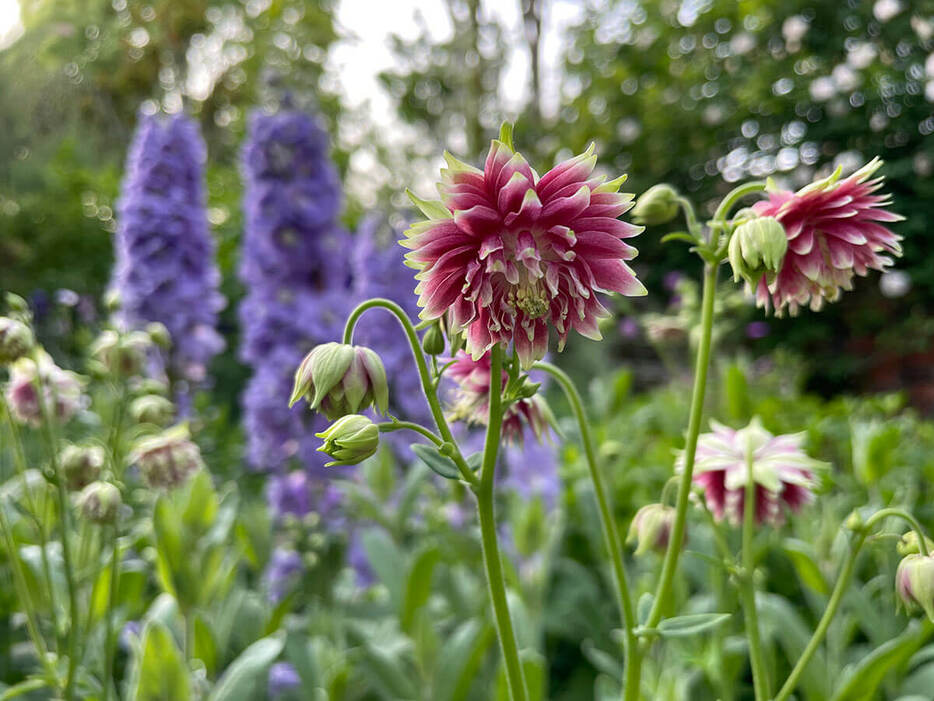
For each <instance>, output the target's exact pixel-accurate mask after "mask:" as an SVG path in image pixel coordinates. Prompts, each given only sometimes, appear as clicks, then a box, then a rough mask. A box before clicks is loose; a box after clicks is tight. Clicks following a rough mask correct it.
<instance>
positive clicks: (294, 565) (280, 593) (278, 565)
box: [266, 548, 305, 604]
mask: <svg viewBox="0 0 934 701" xmlns="http://www.w3.org/2000/svg"><path fill="white" fill-rule="evenodd" d="M304 569H305V565H304V563H303V562H302V556H301V555H299V554H298V553H297V552H295V551H294V550H286V549H284V548H276V549H275V550H274V551H273V553H272V557H271V558H270V559H269V565H268V566H267V567H266V587H267V591H268V595H269V600H270V601H271V602H272V603H274V604H276V603H279V602H280V601H282V600H283V599H284V598H285V597H286V595H287V594H288V593H289V592H290V591H291V590H292V587H294V586H295V583H296V581H297V579H298V577H299V575H300V574H301V572H302V571H303V570H304Z"/></svg>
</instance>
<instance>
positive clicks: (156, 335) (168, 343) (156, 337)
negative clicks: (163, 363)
mask: <svg viewBox="0 0 934 701" xmlns="http://www.w3.org/2000/svg"><path fill="white" fill-rule="evenodd" d="M146 334H147V335H148V336H149V340H151V341H152V342H153V343H155V344H156V345H157V346H159V348H161V349H162V350H168V349H169V348H171V347H172V334H170V333H169V330H168V329H167V328H166V327H165V324H161V323H159V322H158V321H153V322H150V323H148V324H146Z"/></svg>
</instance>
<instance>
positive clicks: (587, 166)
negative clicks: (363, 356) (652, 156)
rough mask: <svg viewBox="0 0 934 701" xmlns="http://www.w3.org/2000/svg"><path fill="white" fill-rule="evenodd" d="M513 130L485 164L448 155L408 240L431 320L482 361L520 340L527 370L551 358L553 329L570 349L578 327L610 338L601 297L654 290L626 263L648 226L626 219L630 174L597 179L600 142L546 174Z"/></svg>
mask: <svg viewBox="0 0 934 701" xmlns="http://www.w3.org/2000/svg"><path fill="white" fill-rule="evenodd" d="M504 131H505V132H506V133H505V134H504V136H503V137H501V138H503V139H504V140H499V141H493V143H492V145H491V147H490V152H489V155H488V156H487V159H486V163H485V165H484V168H483V170H479V169H477V168H474V167H473V166H469V165H466V164H465V163H461V162H460V161H458V160H457V159H456V158H454V157H453V156H451V155H450V154H448V153H445V155H444V157H445V160H446V161H447V166H448V167H447V168H444V169H442V170H441V178H442V179H441V183H440V184H439V186H438V188H439V190H440V192H441V197H442V200H443V201H433V202H426V201H423V200H420V199H418V198H416V197H414V196H413V197H412V199H413V201H414V202H415V204H416V205H417V206H418V207H419V208H420V209H421V210H422V212H423V213H424V214H425V216H427V217H428V220H427V221H421V222H418V223H416V224H413V225H412V226H411V227H410V228H409V230H408V231H407V232H406V238H405V239H403V240H402V241H401V242H400V243H401V244H402V245H403V246H405V247H406V248H410V249H412V250H411V252H410V253H408V254H407V255H406V259H407V261H408V265H410V266H411V267H413V268H416V269H417V270H418V271H419V272H418V274H417V275H416V276H415V277H416V279H418V280H419V283H418V286H417V287H416V290H415V291H416V292H417V293H418V294H419V295H420V296H419V306H421V307H423V309H422V312H421V316H422V318H425V319H436V318H440V317H442V316H444V315H448V321H449V323H450V327H451V330H452V331H454V332H460V331H465V332H466V347H467V350H468V351H469V352H470V354H471V355H472V356H473V358H474V359H475V360H478V359H480V357H481V356H483V354H484V353H486V352H487V351H488V350H490V349H491V348H492V347H493V346H494V345H495V344H497V343H509V342H510V341H511V342H514V343H515V347H516V350H517V351H518V354H519V357H520V359H521V361H522V365H523V367H525V368H527V367H529V366H530V365H531V364H532V363H533V362H534V361H535V360H539V359H541V358H542V357H543V356H544V355H545V352H546V350H547V346H548V327H549V324H551V325H552V326H554V328H555V330H556V331H557V332H558V336H559V339H560V347H563V346H564V343H565V342H566V340H567V337H568V334H569V333H570V331H571V329H575V330H576V331H577V332H578V333H580V334H581V335H583V336H586V337H587V338H593V339H600V338H601V335H600V330H599V328H598V322H599V320H600V319H601V318H604V317H606V316H608V312H607V310H606V309H605V308H604V307H603V305H602V304H601V303H600V301H599V299H598V298H597V296H598V293H602V292H621V293H622V294H625V295H644V294H645V292H646V291H645V288H644V287H643V286H642V283H640V282H639V281H638V280H637V279H636V276H635V274H634V273H633V272H632V270H631V269H630V268H629V266H627V265H626V263H625V262H624V261H627V260H630V259H632V258H634V257H635V256H636V249H634V248H632V247H631V246H628V245H626V244H625V243H623V242H622V241H621V240H620V239H623V238H629V237H631V236H635V235H636V234H638V233H639V232H640V231H641V228H640V227H636V226H633V225H631V224H627V223H625V222H621V221H619V220H618V219H617V217H619V216H620V215H621V214H623V213H624V212H625V211H627V210H628V209H629V208H630V207H631V206H632V196H631V195H627V194H620V193H619V192H617V190H618V189H619V186H620V185H621V184H622V182H623V181H624V180H625V177H621V178H617V179H616V180H613V181H610V182H605V177H603V176H598V177H592V171H593V169H594V166H595V165H596V162H597V157H596V156H595V155H594V152H593V151H594V149H593V146H591V147H590V148H589V149H588V150H587V151H586V152H584V153H582V154H580V155H579V156H576V157H575V158H572V159H570V160H567V161H565V162H563V163H561V164H559V165H557V166H555V167H554V168H553V169H552V170H550V171H549V172H547V173H545V175H543V176H541V177H538V175H537V174H536V173H535V172H534V171H533V170H532V168H531V167H530V166H529V164H528V163H527V162H526V160H525V158H523V157H522V155H521V154H519V153H517V152H515V151H514V150H513V148H512V146H511V145H510V144H509V143H506V142H508V141H510V140H511V139H510V138H509V134H508V130H504Z"/></svg>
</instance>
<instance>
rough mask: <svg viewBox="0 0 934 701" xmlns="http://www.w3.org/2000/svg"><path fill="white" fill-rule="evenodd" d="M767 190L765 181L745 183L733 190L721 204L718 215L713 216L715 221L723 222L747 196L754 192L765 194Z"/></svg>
mask: <svg viewBox="0 0 934 701" xmlns="http://www.w3.org/2000/svg"><path fill="white" fill-rule="evenodd" d="M764 190H765V181H764V180H754V181H752V182H750V183H743V184H742V185H740V186H739V187H735V188H733V189H732V190H731V191H730V192H729V194H727V196H726V197H724V198H723V200H722V201H721V202H720V205H719V206H718V207H717V211H716V213H715V214H714V215H713V221H715V222H722V221H724V220H725V219H726V218H727V216H728V215H729V213H730V210H731V209H732V208H733V206H734V205H735V204H736V203H737V202H739V201H740V200H741V199H743V198H744V197H745V196H746V195H751V194H753V193H754V192H763V191H764Z"/></svg>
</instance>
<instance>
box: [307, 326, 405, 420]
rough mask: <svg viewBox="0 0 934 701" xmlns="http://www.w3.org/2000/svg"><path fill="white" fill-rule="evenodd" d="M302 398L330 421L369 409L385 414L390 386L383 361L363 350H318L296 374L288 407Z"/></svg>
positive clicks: (332, 346) (347, 347)
mask: <svg viewBox="0 0 934 701" xmlns="http://www.w3.org/2000/svg"><path fill="white" fill-rule="evenodd" d="M302 397H305V399H307V400H308V404H309V405H310V406H311V408H312V409H315V410H317V411H320V412H321V413H323V414H324V415H325V416H327V417H328V419H330V420H331V421H333V420H335V419H338V418H340V417H341V416H346V415H348V414H354V413H356V412H358V411H360V410H361V409H366V408H367V407H369V406H375V407H376V409H378V410H379V411H380V412H381V413H383V414H385V413H386V410H387V408H388V404H389V385H388V384H387V382H386V370H385V369H384V368H383V361H382V360H380V358H379V356H378V355H377V354H376V353H374V352H373V351H371V350H370V349H369V348H364V347H363V346H350V345H346V344H343V343H325V344H324V345H320V346H315V347H314V348H313V349H312V351H311V352H310V353H309V354H308V355H307V356H305V359H304V360H303V361H302V364H301V365H300V366H299V367H298V370H297V371H296V372H295V385H294V388H293V390H292V397H291V399H290V400H289V406H292V405H294V404H295V402H297V401H298V400H299V399H301V398H302Z"/></svg>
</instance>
